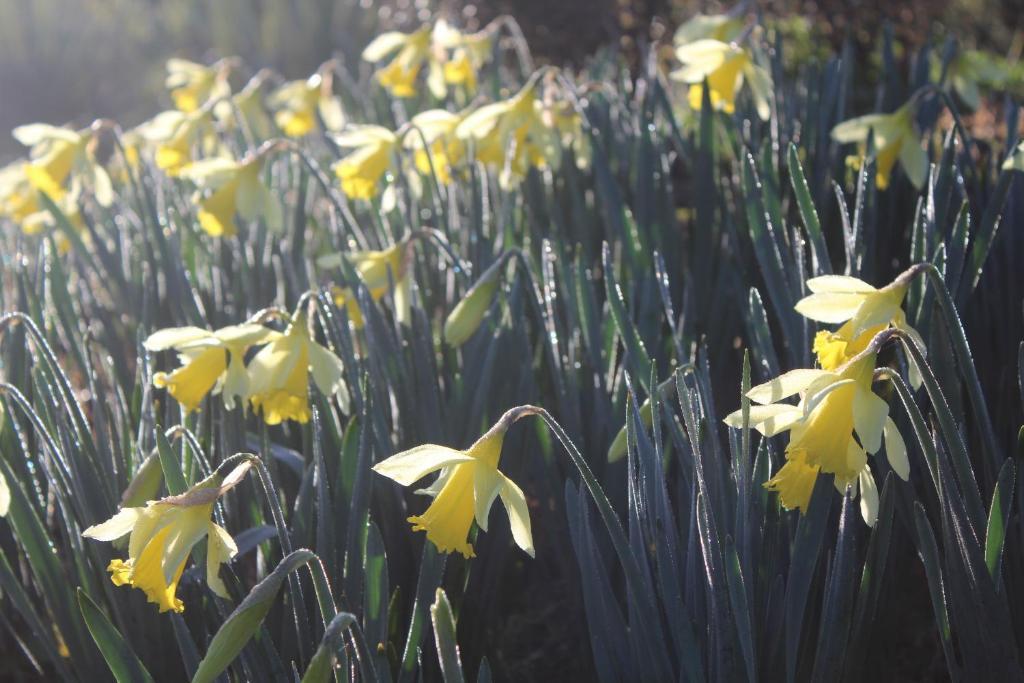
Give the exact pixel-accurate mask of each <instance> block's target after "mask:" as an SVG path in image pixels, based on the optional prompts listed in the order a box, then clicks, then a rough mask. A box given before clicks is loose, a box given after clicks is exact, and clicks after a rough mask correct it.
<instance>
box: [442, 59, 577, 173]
mask: <svg viewBox="0 0 1024 683" xmlns="http://www.w3.org/2000/svg"><path fill="white" fill-rule="evenodd" d="M541 74H542V72H537V73H536V74H534V75H533V77H532V78H531V79H530V81H529V82H528V83H527V84H526V85H525V86H524V87H523V89H522V90H520V91H519V92H518V93H516V94H515V95H513V96H512V97H511V98H509V99H507V100H503V101H501V102H495V103H493V104H488V105H485V106H483V107H480V108H479V109H477V110H476V111H474V112H472V113H470V114H469V115H467V116H466V118H465V119H463V120H462V122H461V123H460V124H459V125H458V127H457V128H456V129H455V134H456V136H458V137H459V138H460V139H462V140H467V141H472V144H473V150H474V154H475V156H476V158H477V159H478V160H480V161H482V162H484V163H485V164H488V165H490V166H492V167H495V168H497V169H499V170H500V175H499V183H500V184H501V187H502V188H503V189H511V188H513V187H515V186H517V185H518V184H519V183H520V182H521V181H522V180H523V178H525V177H526V173H527V171H528V170H529V169H530V168H531V167H534V168H546V167H557V166H558V163H559V161H560V159H561V147H560V145H559V135H558V133H557V131H556V130H555V129H553V128H552V127H551V126H549V125H547V124H546V123H545V120H544V116H543V109H544V106H543V103H541V102H539V101H538V97H537V88H538V82H539V80H540V76H541ZM556 152H557V153H556Z"/></svg>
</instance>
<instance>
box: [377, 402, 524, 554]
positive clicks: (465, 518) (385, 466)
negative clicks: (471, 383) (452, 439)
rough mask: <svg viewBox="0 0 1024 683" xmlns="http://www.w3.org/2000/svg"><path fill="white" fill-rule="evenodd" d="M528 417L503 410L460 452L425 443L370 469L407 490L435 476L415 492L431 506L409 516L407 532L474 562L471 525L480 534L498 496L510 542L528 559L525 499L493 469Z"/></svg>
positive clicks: (516, 409) (513, 411) (517, 410)
mask: <svg viewBox="0 0 1024 683" xmlns="http://www.w3.org/2000/svg"><path fill="white" fill-rule="evenodd" d="M533 414H536V413H535V412H534V411H533V409H532V408H530V407H528V406H525V407H520V408H513V409H512V410H509V411H508V412H506V413H505V414H504V415H502V417H501V419H500V420H498V423H497V424H495V425H494V426H493V427H491V429H490V430H489V431H488V432H487V433H486V434H484V435H483V436H481V437H480V438H479V439H478V440H477V441H476V443H474V444H473V445H472V446H470V447H469V448H467V449H466V450H464V451H458V450H455V449H453V448H448V447H447V446H437V445H434V444H425V445H423V446H417V447H415V448H411V449H409V450H407V451H403V452H401V453H398V454H397V455H393V456H391V457H390V458H388V459H387V460H384V461H382V462H379V463H377V464H376V465H374V466H373V469H374V470H375V471H376V472H377V473H378V474H381V475H383V476H385V477H387V478H388V479H392V480H394V481H396V482H398V483H399V484H401V485H402V486H411V485H413V484H414V483H415V482H417V481H419V480H420V479H422V478H423V477H425V476H427V475H428V474H431V473H433V472H438V471H440V476H438V478H437V479H436V480H435V481H434V483H433V484H431V485H430V486H429V487H427V488H425V489H421V490H420V491H417V493H423V494H425V495H428V496H430V497H432V498H433V499H434V501H433V502H432V503H431V504H430V506H429V507H428V508H427V510H426V512H424V513H423V514H422V515H414V516H412V517H409V520H408V521H409V522H410V523H411V524H412V528H413V531H426V532H427V539H428V540H429V541H430V542H431V543H433V544H434V545H435V546H437V549H438V550H440V551H441V552H444V553H451V552H459V553H461V554H462V555H463V557H466V558H470V557H474V556H475V553H474V551H473V545H472V544H471V543H470V542H469V532H470V529H471V528H472V526H473V521H474V520H475V521H476V523H477V525H478V526H479V527H480V529H481V530H482V531H485V532H486V531H487V518H488V516H489V514H490V510H491V505H492V504H493V503H494V500H495V498H498V497H499V496H500V497H501V502H502V503H503V504H504V506H505V510H506V512H507V513H508V518H509V524H510V525H511V528H512V538H513V540H515V542H516V545H518V546H519V547H520V548H522V549H523V551H524V552H526V553H527V554H528V555H529V556H530V557H533V556H534V548H533V534H532V532H531V529H530V511H529V507H528V506H527V503H526V496H525V495H524V494H523V491H522V489H520V488H519V487H518V486H517V485H516V483H515V482H514V481H512V480H511V479H509V478H508V477H506V476H505V475H504V474H502V473H501V472H500V471H499V470H498V463H499V461H500V459H501V446H502V443H503V442H504V440H505V432H507V431H508V428H509V427H510V426H512V424H513V423H514V422H515V421H516V420H518V419H520V418H522V417H525V416H527V415H533Z"/></svg>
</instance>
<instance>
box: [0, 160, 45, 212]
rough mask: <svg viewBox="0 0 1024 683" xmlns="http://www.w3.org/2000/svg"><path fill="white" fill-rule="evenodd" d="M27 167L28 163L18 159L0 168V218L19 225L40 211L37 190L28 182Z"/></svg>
mask: <svg viewBox="0 0 1024 683" xmlns="http://www.w3.org/2000/svg"><path fill="white" fill-rule="evenodd" d="M28 166H29V162H27V161H25V160H24V159H19V160H18V161H14V162H11V163H10V164H8V165H6V166H4V167H3V168H0V216H5V217H7V218H10V219H11V220H12V221H14V222H15V223H18V224H19V225H20V224H21V222H22V221H23V220H25V218H27V217H28V216H31V215H32V214H34V213H36V212H38V211H39V210H40V207H39V199H38V196H37V192H38V190H37V189H36V188H35V187H34V186H33V185H32V181H31V180H29V174H28Z"/></svg>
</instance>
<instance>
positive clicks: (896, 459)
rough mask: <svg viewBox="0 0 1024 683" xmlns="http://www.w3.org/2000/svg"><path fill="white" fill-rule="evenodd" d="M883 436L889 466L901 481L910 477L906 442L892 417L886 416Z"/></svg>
mask: <svg viewBox="0 0 1024 683" xmlns="http://www.w3.org/2000/svg"><path fill="white" fill-rule="evenodd" d="M882 433H883V434H884V436H885V456H886V457H887V458H888V459H889V466H890V467H892V471H893V472H895V473H896V476H898V477H899V478H900V479H902V480H903V481H907V480H908V479H910V461H909V460H908V459H907V444H906V443H905V442H904V441H903V435H902V434H900V430H899V429H898V428H897V427H896V423H895V422H893V420H892V418H891V417H889V416H886V418H885V426H884V427H883V432H882Z"/></svg>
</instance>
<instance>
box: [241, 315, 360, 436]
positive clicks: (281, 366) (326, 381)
mask: <svg viewBox="0 0 1024 683" xmlns="http://www.w3.org/2000/svg"><path fill="white" fill-rule="evenodd" d="M311 374H312V379H313V382H314V383H315V384H316V386H317V388H318V389H319V390H320V391H321V392H322V393H323V394H324V395H325V396H331V395H333V394H335V393H337V394H338V400H339V401H340V402H341V405H342V407H343V410H347V409H348V408H347V406H348V389H347V388H346V386H345V379H344V366H343V365H342V363H341V359H340V358H338V357H337V356H336V355H334V353H332V352H331V351H329V350H328V349H326V348H324V347H323V346H321V345H320V344H318V343H317V342H315V341H314V340H313V339H312V337H311V336H310V334H309V330H308V329H307V319H306V315H305V313H298V314H296V315H295V316H294V317H293V318H292V320H291V323H290V324H289V325H288V329H287V330H285V332H284V334H281V335H278V336H276V337H275V338H274V339H273V341H271V342H270V343H269V344H267V345H266V346H264V347H263V348H262V349H260V350H259V352H258V353H257V354H256V355H255V356H253V359H252V360H251V361H250V362H249V393H248V395H249V401H250V403H252V407H253V410H255V411H256V412H258V413H261V414H262V415H263V420H264V422H266V423H267V424H269V425H276V424H280V423H281V422H283V421H284V420H295V421H296V422H300V423H305V422H308V421H309V417H310V408H309V380H310V375H311Z"/></svg>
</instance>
